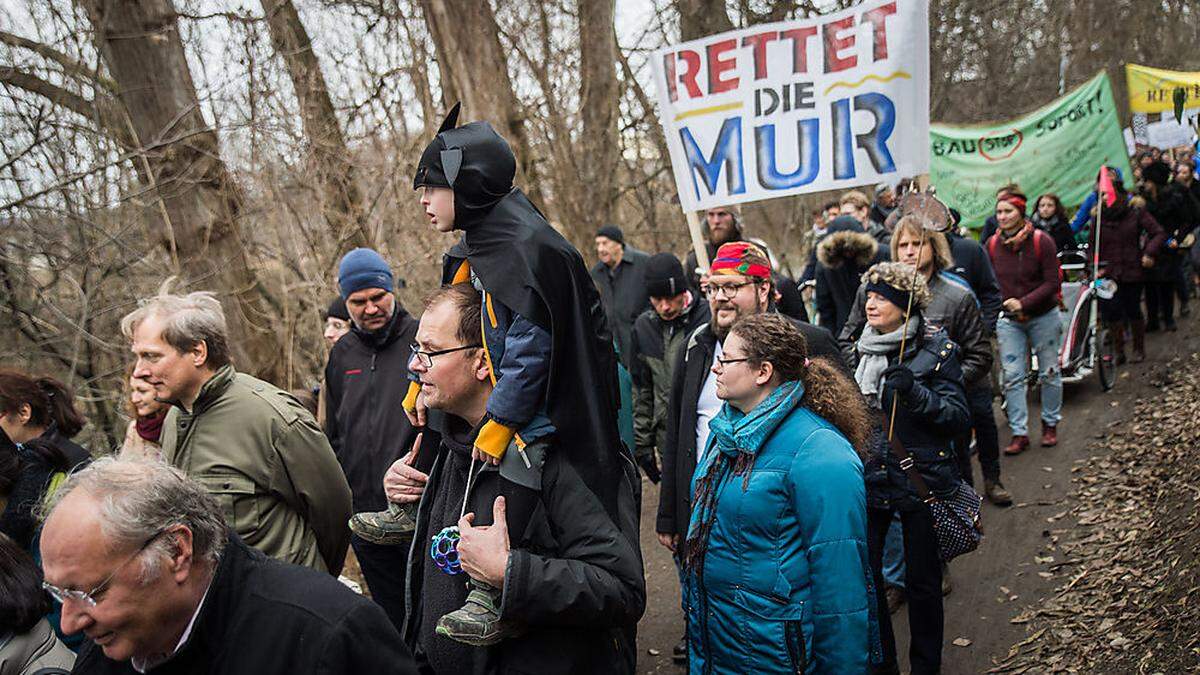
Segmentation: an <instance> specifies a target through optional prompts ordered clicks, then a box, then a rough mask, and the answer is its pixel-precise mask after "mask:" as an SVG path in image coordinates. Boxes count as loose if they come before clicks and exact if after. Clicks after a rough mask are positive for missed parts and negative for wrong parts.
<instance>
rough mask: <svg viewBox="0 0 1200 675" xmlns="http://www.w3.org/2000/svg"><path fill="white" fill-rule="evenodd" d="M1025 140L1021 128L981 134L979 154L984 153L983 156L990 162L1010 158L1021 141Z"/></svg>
mask: <svg viewBox="0 0 1200 675" xmlns="http://www.w3.org/2000/svg"><path fill="white" fill-rule="evenodd" d="M1024 140H1025V135H1024V134H1022V133H1021V131H1020V129H1013V130H1012V131H1011V132H1003V131H1001V132H995V133H992V134H988V135H987V136H981V137H980V138H979V154H980V155H983V158H984V159H986V160H988V161H989V162H998V161H1000V160H1002V159H1008V158H1009V157H1012V156H1013V154H1014V153H1016V151H1017V148H1019V147H1021V143H1022V142H1024Z"/></svg>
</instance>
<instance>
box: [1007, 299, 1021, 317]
mask: <svg viewBox="0 0 1200 675" xmlns="http://www.w3.org/2000/svg"><path fill="white" fill-rule="evenodd" d="M1003 307H1004V311H1006V312H1008V313H1010V314H1017V313H1018V312H1020V311H1021V301H1020V300H1018V299H1016V298H1009V299H1007V300H1005V301H1004V305H1003Z"/></svg>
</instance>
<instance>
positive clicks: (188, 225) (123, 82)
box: [77, 0, 282, 380]
mask: <svg viewBox="0 0 1200 675" xmlns="http://www.w3.org/2000/svg"><path fill="white" fill-rule="evenodd" d="M77 1H78V3H79V5H80V6H81V7H82V8H83V9H84V10H85V11H86V12H87V15H88V17H89V19H90V20H91V23H92V26H93V28H94V30H95V37H96V45H97V47H98V49H99V51H100V54H101V58H102V59H103V60H104V63H105V65H107V67H108V72H109V74H110V75H111V78H112V80H113V81H114V82H115V83H116V86H117V98H118V100H119V101H120V102H121V104H122V106H123V108H124V110H125V112H126V113H127V115H128V116H127V123H128V125H129V127H130V131H131V133H132V135H133V137H134V139H135V141H136V142H137V144H138V145H139V146H140V147H142V148H147V149H146V150H145V151H144V154H143V157H144V160H145V162H144V166H146V167H148V168H149V177H148V178H149V180H150V184H151V186H152V187H153V188H154V189H155V190H156V192H157V196H158V197H159V199H160V200H161V205H162V209H161V212H160V213H161V216H162V219H163V221H164V222H163V229H162V232H160V233H159V236H160V237H161V239H160V243H161V244H162V245H163V246H165V247H167V249H168V251H169V252H170V253H171V257H172V262H173V263H174V264H175V266H176V269H177V270H178V273H179V274H180V275H181V276H182V277H183V279H184V280H185V281H186V282H187V283H188V284H189V285H194V286H196V287H201V288H211V289H215V290H216V291H218V292H219V293H220V294H221V295H222V296H224V297H226V298H228V299H229V300H231V302H225V303H224V304H225V311H226V320H227V321H228V324H229V330H230V334H231V338H232V343H233V345H234V354H235V358H236V361H237V363H238V366H239V368H241V369H242V370H245V371H248V372H252V373H256V374H258V375H260V376H262V377H265V378H266V379H268V380H271V379H276V380H277V379H278V376H279V375H280V373H279V369H280V367H281V364H282V360H281V357H280V353H279V349H278V347H277V345H276V341H275V339H274V335H273V332H272V331H273V325H272V324H273V321H272V318H271V317H272V315H273V314H274V312H271V311H269V310H268V302H267V299H268V298H267V296H266V294H265V291H264V289H263V288H262V286H261V285H260V283H259V281H258V278H257V276H256V274H255V270H254V269H253V268H252V267H251V266H250V262H249V257H248V255H247V252H246V249H245V246H244V244H243V241H242V238H241V233H240V231H239V227H238V219H239V216H240V215H241V211H242V204H243V195H242V193H241V190H240V189H239V188H238V185H237V184H236V182H235V181H234V179H233V177H232V176H231V175H230V173H229V171H228V169H227V167H226V166H225V164H224V162H223V161H222V160H221V157H220V148H219V145H218V142H217V133H216V131H215V130H214V129H213V128H212V127H211V126H210V125H209V124H208V123H207V122H206V121H205V120H204V117H203V115H202V114H201V111H200V102H199V99H198V97H197V94H196V86H195V84H194V83H193V81H192V75H191V71H190V69H189V67H188V62H187V56H186V54H185V52H184V48H183V41H182V39H181V38H180V35H179V27H178V22H177V18H176V14H175V8H174V7H173V6H172V4H171V2H170V0H140V1H138V2H131V1H127V0H77ZM135 161H136V160H135ZM139 163H140V162H139ZM165 273H166V270H164V276H166V274H165Z"/></svg>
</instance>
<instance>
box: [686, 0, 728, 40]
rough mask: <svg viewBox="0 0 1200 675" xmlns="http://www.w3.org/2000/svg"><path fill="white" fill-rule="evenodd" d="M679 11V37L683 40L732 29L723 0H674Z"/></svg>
mask: <svg viewBox="0 0 1200 675" xmlns="http://www.w3.org/2000/svg"><path fill="white" fill-rule="evenodd" d="M675 11H677V12H679V37H680V39H682V40H683V41H685V42H686V41H688V40H695V39H696V38H701V37H704V36H705V35H712V34H713V33H723V32H725V31H727V30H733V22H732V21H730V20H729V12H728V11H726V9H725V0H675Z"/></svg>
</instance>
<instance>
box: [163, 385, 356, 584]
mask: <svg viewBox="0 0 1200 675" xmlns="http://www.w3.org/2000/svg"><path fill="white" fill-rule="evenodd" d="M162 452H163V458H164V459H165V460H166V461H167V462H168V463H170V464H172V465H174V466H176V467H178V468H179V469H181V470H182V471H183V472H185V473H186V474H187V475H188V476H190V477H192V478H193V479H195V480H196V481H198V482H199V483H201V484H202V485H204V486H205V487H206V488H207V489H208V491H209V493H210V494H212V495H213V496H214V497H216V498H217V501H218V502H219V503H220V504H221V508H222V510H223V511H224V514H225V520H226V522H227V523H228V524H229V526H230V527H232V528H233V530H234V531H235V532H237V534H238V536H239V537H241V538H242V541H244V542H246V543H247V544H249V545H250V546H252V547H254V548H256V549H258V550H260V551H262V552H263V553H265V554H267V555H268V556H270V557H272V558H275V559H277V560H282V561H284V562H288V563H294V564H297V565H304V566H306V567H311V568H314V569H317V570H321V571H328V572H330V573H331V574H334V575H337V574H339V573H340V572H341V570H342V565H343V563H345V561H346V548H347V546H348V545H349V543H350V530H349V529H348V528H347V525H346V522H347V521H348V519H349V518H350V514H351V511H350V486H349V485H347V483H346V477H345V475H344V474H343V473H342V468H341V466H340V465H339V464H338V461H337V457H335V456H334V454H333V449H332V448H330V447H329V441H328V440H327V439H326V438H325V434H324V433H323V432H322V431H321V428H320V427H319V426H317V423H316V420H314V419H313V417H312V415H311V414H310V413H309V412H308V411H307V410H305V409H304V407H303V406H301V405H300V402H299V401H297V400H296V399H295V398H294V397H292V395H291V394H288V393H287V392H285V391H283V390H281V389H279V388H277V387H275V386H273V385H271V384H268V383H266V382H263V381H262V380H259V379H257V378H254V377H251V376H249V375H246V374H244V373H239V372H237V371H235V370H234V369H233V366H225V367H223V368H221V369H220V370H218V371H217V372H216V373H215V374H214V375H213V376H212V378H211V379H209V381H208V382H206V383H205V384H204V386H203V387H201V388H200V395H199V396H198V397H197V398H196V403H195V405H194V406H193V408H192V411H191V412H187V411H185V410H183V409H182V408H180V407H179V406H177V405H176V406H172V407H171V410H170V412H168V413H167V419H166V420H165V421H164V422H163V434H162Z"/></svg>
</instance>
